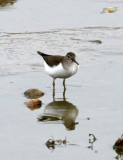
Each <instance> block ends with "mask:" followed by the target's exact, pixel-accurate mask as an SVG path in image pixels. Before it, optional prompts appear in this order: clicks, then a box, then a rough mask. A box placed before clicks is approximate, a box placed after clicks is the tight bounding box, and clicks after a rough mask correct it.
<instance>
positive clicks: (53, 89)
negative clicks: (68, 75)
mask: <svg viewBox="0 0 123 160" xmlns="http://www.w3.org/2000/svg"><path fill="white" fill-rule="evenodd" d="M53 100H55V79H53Z"/></svg>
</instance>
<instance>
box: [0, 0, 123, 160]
mask: <svg viewBox="0 0 123 160" xmlns="http://www.w3.org/2000/svg"><path fill="white" fill-rule="evenodd" d="M13 2H14V1H13ZM63 2H64V3H63ZM63 2H62V3H61V2H60V1H58V0H55V1H53V2H52V3H51V2H50V1H49V0H47V1H45V2H44V1H37V3H35V2H34V1H32V0H30V1H29V0H27V1H24V0H18V1H15V3H13V4H8V3H6V5H4V6H2V7H0V90H1V92H0V97H1V105H0V106H1V107H0V113H1V116H0V128H1V132H0V142H1V143H0V159H4V160H8V159H10V157H11V159H13V160H14V159H23V160H25V159H30V160H31V159H39V158H43V159H49V158H50V159H58V158H60V159H71V160H74V159H81V158H83V159H85V160H86V159H87V160H89V159H101V160H104V159H112V160H113V159H115V157H116V156H117V153H115V151H114V150H113V149H112V146H113V145H114V143H115V141H116V140H117V138H118V137H120V136H121V134H122V132H123V127H122V126H123V125H122V122H123V107H122V106H123V101H122V97H123V83H122V79H123V19H122V15H123V13H122V9H123V3H122V2H123V1H118V2H117V1H115V0H114V1H113V0H112V1H111V0H107V1H97V0H94V1H93V2H92V1H90V0H88V1H73V0H69V1H67V2H66V1H63ZM92 4H93V5H92ZM66 6H67V10H66ZM80 6H81V7H80ZM109 6H115V7H118V11H117V12H116V13H113V14H107V13H106V14H101V13H100V12H101V11H102V9H103V8H105V7H109ZM22 15H25V16H24V17H22ZM39 15H40V16H39ZM66 15H67V16H66ZM61 17H62V18H61ZM59 19H60V21H59ZM68 20H69V21H68ZM80 22H81V23H80ZM8 24H9V25H8ZM97 40H98V41H97ZM98 42H102V43H98ZM38 50H40V51H43V52H45V53H47V54H58V55H65V54H66V53H67V52H69V51H73V52H75V53H76V55H77V60H78V62H79V64H80V68H79V71H78V73H77V74H76V75H75V76H73V77H71V78H70V79H68V80H66V87H67V89H66V92H65V97H64V88H63V86H62V80H60V79H57V80H56V90H55V99H54V97H53V90H52V78H50V77H49V76H48V75H46V74H45V73H44V69H43V60H42V58H41V57H40V56H39V55H38V54H37V53H36V52H37V51H38ZM30 88H38V89H40V90H42V91H44V92H45V95H44V96H43V97H42V98H40V99H41V100H42V103H43V104H42V107H41V108H39V109H35V110H33V111H31V110H30V109H29V108H28V107H26V106H25V104H24V102H25V101H27V99H26V97H24V95H23V93H24V92H25V90H27V89H30ZM54 100H55V101H54ZM39 118H40V120H42V121H38V119H39ZM41 118H42V119H41ZM89 134H94V135H95V136H96V138H97V140H96V141H95V142H94V143H93V144H91V143H89V139H90V138H91V137H90V136H89ZM65 137H66V139H67V141H68V143H67V144H66V145H56V146H55V148H54V149H53V150H49V149H48V148H47V146H46V145H45V143H46V142H47V140H48V139H54V140H58V139H62V140H64V139H65ZM92 145H93V146H92ZM119 159H120V158H119Z"/></svg>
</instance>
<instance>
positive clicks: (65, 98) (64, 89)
mask: <svg viewBox="0 0 123 160" xmlns="http://www.w3.org/2000/svg"><path fill="white" fill-rule="evenodd" d="M63 86H64V91H63V98H64V101H65V100H66V98H65V92H66V87H65V79H64V80H63Z"/></svg>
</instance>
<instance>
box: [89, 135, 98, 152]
mask: <svg viewBox="0 0 123 160" xmlns="http://www.w3.org/2000/svg"><path fill="white" fill-rule="evenodd" d="M89 137H92V139H90V138H89V143H90V144H91V145H90V146H88V148H90V149H91V150H93V144H94V142H95V141H96V140H97V138H96V137H95V135H94V134H89ZM95 153H97V151H95Z"/></svg>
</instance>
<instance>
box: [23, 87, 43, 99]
mask: <svg viewBox="0 0 123 160" xmlns="http://www.w3.org/2000/svg"><path fill="white" fill-rule="evenodd" d="M24 95H25V96H26V97H27V98H29V99H34V98H40V97H41V96H43V95H44V93H43V92H42V91H40V90H39V89H28V90H27V91H25V92H24Z"/></svg>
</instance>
